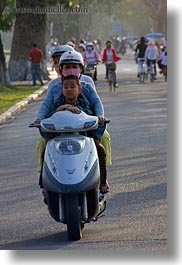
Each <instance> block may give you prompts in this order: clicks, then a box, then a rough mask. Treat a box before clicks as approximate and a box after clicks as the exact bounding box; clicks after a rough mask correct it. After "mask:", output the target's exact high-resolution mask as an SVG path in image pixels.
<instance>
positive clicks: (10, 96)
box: [0, 85, 41, 114]
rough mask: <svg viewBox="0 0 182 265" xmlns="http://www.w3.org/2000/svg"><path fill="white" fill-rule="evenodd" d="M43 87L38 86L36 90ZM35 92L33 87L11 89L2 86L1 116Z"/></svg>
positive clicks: (20, 86) (19, 86) (0, 98)
mask: <svg viewBox="0 0 182 265" xmlns="http://www.w3.org/2000/svg"><path fill="white" fill-rule="evenodd" d="M40 87H41V86H37V88H36V90H37V89H39V88H40ZM34 92H35V88H32V86H28V85H26V86H23V85H17V86H12V87H11V88H8V87H5V86H0V114H2V113H3V112H5V111H6V110H7V109H9V108H10V107H11V106H13V105H15V104H16V103H18V102H19V101H21V100H23V99H24V98H26V97H28V96H29V95H31V94H32V93H34Z"/></svg>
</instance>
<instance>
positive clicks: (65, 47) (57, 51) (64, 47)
mask: <svg viewBox="0 0 182 265" xmlns="http://www.w3.org/2000/svg"><path fill="white" fill-rule="evenodd" d="M68 51H74V49H73V47H71V46H70V45H59V46H58V47H56V48H55V50H54V51H53V53H52V54H51V56H52V58H54V57H57V56H61V55H62V54H63V53H64V52H68Z"/></svg>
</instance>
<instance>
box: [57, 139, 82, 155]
mask: <svg viewBox="0 0 182 265" xmlns="http://www.w3.org/2000/svg"><path fill="white" fill-rule="evenodd" d="M84 146H85V140H84V139H80V140H72V139H65V140H63V141H61V142H59V143H56V150H57V151H58V152H59V153H60V154H62V155H75V154H79V153H81V152H82V150H83V148H84Z"/></svg>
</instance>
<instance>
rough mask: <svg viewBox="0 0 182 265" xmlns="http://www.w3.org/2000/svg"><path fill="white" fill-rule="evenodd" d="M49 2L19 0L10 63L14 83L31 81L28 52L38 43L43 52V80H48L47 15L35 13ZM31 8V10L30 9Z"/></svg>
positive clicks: (44, 0)
mask: <svg viewBox="0 0 182 265" xmlns="http://www.w3.org/2000/svg"><path fill="white" fill-rule="evenodd" d="M46 6H47V0H34V1H28V0H17V1H16V8H17V11H18V12H17V13H16V21H15V27H14V34H13V40H12V47H11V56H10V61H9V66H8V69H9V75H10V79H11V80H12V81H23V80H31V79H32V76H31V72H30V62H29V61H28V52H29V50H30V49H31V48H32V44H33V43H34V42H35V43H37V45H38V47H39V48H40V49H41V50H42V51H43V54H44V60H43V61H44V63H43V78H44V79H48V71H47V68H46V52H45V46H46V45H45V35H46V14H45V13H37V12H33V9H34V10H36V8H39V10H40V9H41V8H45V7H46ZM28 8H29V9H28Z"/></svg>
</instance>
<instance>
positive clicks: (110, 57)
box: [102, 40, 121, 87]
mask: <svg viewBox="0 0 182 265" xmlns="http://www.w3.org/2000/svg"><path fill="white" fill-rule="evenodd" d="M120 59H121V57H119V56H118V55H117V52H116V50H115V49H114V48H113V47H112V41H111V40H107V41H106V48H105V49H104V50H103V55H102V62H103V63H105V65H106V77H105V78H106V79H108V73H109V66H110V65H111V64H115V69H116V62H118V61H119V60H120ZM114 86H115V87H118V84H117V80H116V78H115V84H114Z"/></svg>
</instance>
